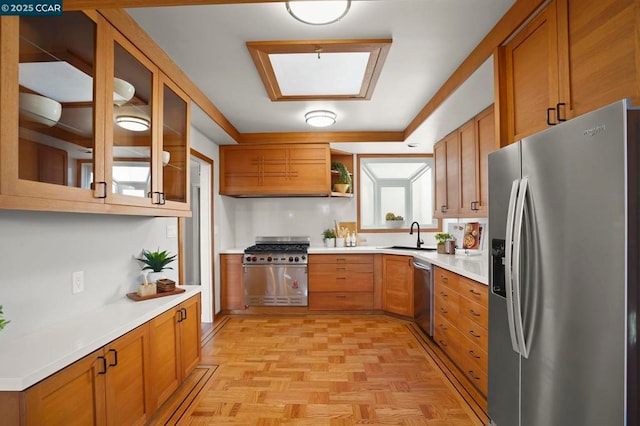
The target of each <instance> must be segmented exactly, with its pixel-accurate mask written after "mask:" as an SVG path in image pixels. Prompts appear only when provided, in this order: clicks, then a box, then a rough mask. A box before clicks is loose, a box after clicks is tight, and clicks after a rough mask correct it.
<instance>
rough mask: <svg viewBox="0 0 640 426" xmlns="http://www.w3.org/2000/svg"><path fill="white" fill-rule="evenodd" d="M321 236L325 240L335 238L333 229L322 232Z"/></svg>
mask: <svg viewBox="0 0 640 426" xmlns="http://www.w3.org/2000/svg"><path fill="white" fill-rule="evenodd" d="M322 236H323V237H324V239H325V240H326V239H329V238H335V237H336V233H335V232H334V231H333V229H331V228H327V229H325V230H324V231H322Z"/></svg>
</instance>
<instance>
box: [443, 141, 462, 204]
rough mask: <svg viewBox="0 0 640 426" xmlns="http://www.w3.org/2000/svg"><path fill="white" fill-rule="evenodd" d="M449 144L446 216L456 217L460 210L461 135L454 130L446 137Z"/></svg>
mask: <svg viewBox="0 0 640 426" xmlns="http://www.w3.org/2000/svg"><path fill="white" fill-rule="evenodd" d="M445 141H446V144H447V207H446V209H445V214H444V217H456V216H457V215H458V213H459V212H460V192H459V191H460V188H459V184H460V181H459V179H460V135H459V133H458V132H454V133H452V134H450V135H449V136H447V137H446V138H445Z"/></svg>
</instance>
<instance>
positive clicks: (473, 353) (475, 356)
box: [469, 351, 482, 359]
mask: <svg viewBox="0 0 640 426" xmlns="http://www.w3.org/2000/svg"><path fill="white" fill-rule="evenodd" d="M469 355H471V356H472V357H474V358H475V359H480V358H482V357H481V356H480V355H478V354H477V353H475V352H474V351H469Z"/></svg>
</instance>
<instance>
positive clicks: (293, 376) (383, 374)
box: [179, 315, 482, 426]
mask: <svg viewBox="0 0 640 426" xmlns="http://www.w3.org/2000/svg"><path fill="white" fill-rule="evenodd" d="M202 364H203V365H217V366H218V368H217V370H216V371H215V373H214V374H213V376H212V378H211V380H209V382H208V384H207V387H206V388H205V389H203V390H202V391H201V392H200V393H199V395H198V397H197V398H196V399H195V401H194V402H193V403H192V404H190V408H189V410H187V412H186V413H185V414H184V415H183V416H182V417H181V419H180V421H179V424H181V425H331V426H334V425H335V426H342V425H355V424H376V425H434V426H444V425H452V426H463V425H465V426H466V425H481V424H482V421H481V420H480V419H479V418H478V417H477V416H476V415H475V414H474V412H473V411H472V410H471V408H470V407H469V405H468V404H467V403H466V402H465V401H464V399H463V398H462V396H461V395H460V394H459V393H458V392H457V391H456V390H455V388H454V387H453V386H452V385H451V383H450V382H449V381H448V379H447V377H446V376H445V374H443V372H442V371H441V370H440V369H439V368H438V366H437V365H436V363H435V362H434V360H433V359H432V358H431V357H430V355H429V354H428V353H427V352H426V351H425V348H424V347H423V345H421V343H420V341H419V339H418V338H417V337H416V335H415V332H412V331H411V328H410V326H409V325H408V323H406V322H404V321H401V320H396V319H394V318H389V317H386V316H378V315H370V316H367V315H362V316H355V315H354V316H349V315H343V316H313V317H310V316H298V317H225V318H224V319H223V320H222V322H221V323H220V324H219V325H217V326H216V327H215V329H214V331H213V332H212V333H211V336H210V338H209V339H208V340H207V341H206V342H205V343H204V345H203V349H202Z"/></svg>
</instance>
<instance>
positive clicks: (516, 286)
mask: <svg viewBox="0 0 640 426" xmlns="http://www.w3.org/2000/svg"><path fill="white" fill-rule="evenodd" d="M528 187H529V179H528V178H526V177H523V178H522V179H521V180H520V188H519V190H518V202H517V203H516V213H515V221H514V238H513V260H512V261H513V272H514V274H513V310H514V323H515V331H516V338H517V339H518V347H519V348H520V350H519V352H520V355H522V356H523V357H525V358H529V348H528V347H527V342H526V341H525V338H524V323H523V320H522V306H521V303H520V291H521V281H520V277H521V275H522V274H521V268H520V249H521V246H522V232H523V230H522V227H523V222H524V209H525V201H526V198H527V188H528Z"/></svg>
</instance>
